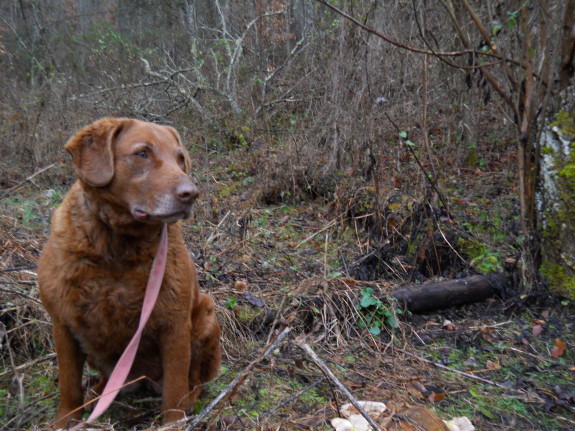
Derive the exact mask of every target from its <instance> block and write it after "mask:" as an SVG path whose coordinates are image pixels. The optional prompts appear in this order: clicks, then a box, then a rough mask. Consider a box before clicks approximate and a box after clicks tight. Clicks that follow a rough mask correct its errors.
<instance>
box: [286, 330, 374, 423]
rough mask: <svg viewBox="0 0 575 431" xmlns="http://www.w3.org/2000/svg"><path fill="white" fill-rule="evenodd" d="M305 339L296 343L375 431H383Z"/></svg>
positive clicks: (297, 340)
mask: <svg viewBox="0 0 575 431" xmlns="http://www.w3.org/2000/svg"><path fill="white" fill-rule="evenodd" d="M304 340H305V339H297V338H296V340H295V341H294V342H295V344H296V345H297V346H298V347H299V348H300V349H302V350H303V351H304V353H305V354H306V355H307V356H308V357H309V358H310V359H311V360H312V361H313V362H314V363H315V364H316V365H317V366H318V367H319V368H320V369H321V370H322V371H323V372H324V374H325V375H326V376H327V377H329V379H330V380H331V381H332V382H333V383H334V384H335V385H336V386H337V387H338V388H339V390H340V391H341V393H342V394H343V395H345V397H346V398H347V399H348V400H349V402H351V404H353V406H354V407H355V408H356V409H357V411H358V412H359V413H360V414H361V415H362V416H363V417H364V418H365V420H366V421H367V422H369V424H370V425H371V427H372V428H373V429H374V430H375V431H381V429H380V428H379V426H378V425H377V423H375V421H374V420H373V418H372V417H371V416H370V415H368V414H367V412H366V411H365V410H364V409H363V407H361V405H360V404H359V402H358V401H357V399H356V398H355V397H354V396H353V395H352V394H351V392H349V391H348V390H347V388H346V387H345V386H344V385H343V384H342V383H341V382H340V381H339V380H338V378H337V377H336V376H334V374H333V373H332V372H331V370H330V369H329V368H328V366H327V365H326V364H325V362H323V361H322V360H321V359H320V358H319V356H317V355H316V353H315V352H314V351H313V350H312V348H311V347H310V346H309V344H307V343H306V342H305V341H304Z"/></svg>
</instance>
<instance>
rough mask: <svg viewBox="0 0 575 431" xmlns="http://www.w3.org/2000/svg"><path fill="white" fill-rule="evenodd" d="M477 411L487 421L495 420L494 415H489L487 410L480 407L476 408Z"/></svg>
mask: <svg viewBox="0 0 575 431" xmlns="http://www.w3.org/2000/svg"><path fill="white" fill-rule="evenodd" d="M477 410H479V411H480V412H481V414H482V415H483V416H486V417H487V418H488V419H495V415H494V414H493V413H491V412H490V411H489V410H487V409H486V408H484V407H481V406H477Z"/></svg>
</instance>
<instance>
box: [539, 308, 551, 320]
mask: <svg viewBox="0 0 575 431" xmlns="http://www.w3.org/2000/svg"><path fill="white" fill-rule="evenodd" d="M550 315H551V312H550V311H549V310H543V311H542V312H541V317H543V318H544V319H549V316H550Z"/></svg>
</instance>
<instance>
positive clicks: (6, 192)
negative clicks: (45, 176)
mask: <svg viewBox="0 0 575 431" xmlns="http://www.w3.org/2000/svg"><path fill="white" fill-rule="evenodd" d="M59 164H60V162H54V163H52V164H51V165H48V166H46V167H44V168H42V169H40V170H39V171H36V172H34V173H33V174H32V175H30V176H29V177H28V178H26V179H25V180H23V181H21V182H19V183H18V184H16V185H15V186H14V187H10V188H9V189H8V190H6V191H5V192H4V193H2V194H1V195H0V199H4V198H5V197H6V196H8V195H9V194H10V193H12V192H14V191H16V190H18V189H19V188H20V187H22V186H23V185H24V184H26V183H27V182H28V181H30V180H32V179H33V178H34V177H37V176H38V175H40V174H42V173H44V172H46V171H47V170H48V169H51V168H53V167H54V166H56V165H59Z"/></svg>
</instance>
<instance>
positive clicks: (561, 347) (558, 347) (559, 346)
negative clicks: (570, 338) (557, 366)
mask: <svg viewBox="0 0 575 431" xmlns="http://www.w3.org/2000/svg"><path fill="white" fill-rule="evenodd" d="M565 349H566V346H565V343H564V342H563V341H561V340H560V339H559V338H555V348H554V349H553V351H552V352H551V356H553V357H554V358H560V357H561V356H563V355H564V354H565Z"/></svg>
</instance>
